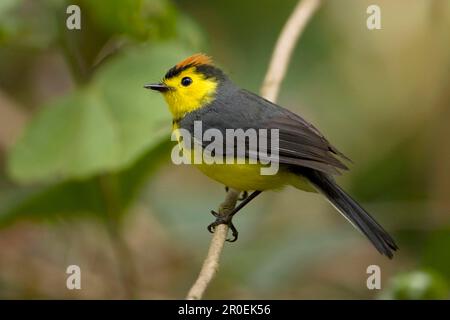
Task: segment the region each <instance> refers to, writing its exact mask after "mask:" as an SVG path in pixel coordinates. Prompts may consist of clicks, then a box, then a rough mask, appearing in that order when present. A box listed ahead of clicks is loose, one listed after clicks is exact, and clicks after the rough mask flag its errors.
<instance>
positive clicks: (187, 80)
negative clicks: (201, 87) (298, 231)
mask: <svg viewBox="0 0 450 320" xmlns="http://www.w3.org/2000/svg"><path fill="white" fill-rule="evenodd" d="M191 83H192V79H191V78H189V77H184V78H183V79H181V84H182V85H183V86H185V87H187V86H188V85H190V84H191Z"/></svg>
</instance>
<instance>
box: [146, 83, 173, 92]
mask: <svg viewBox="0 0 450 320" xmlns="http://www.w3.org/2000/svg"><path fill="white" fill-rule="evenodd" d="M144 88H145V89H152V90H156V91H159V92H166V91H168V90H169V89H170V87H168V86H166V85H165V84H164V83H151V84H146V85H145V86H144Z"/></svg>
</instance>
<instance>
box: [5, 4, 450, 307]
mask: <svg viewBox="0 0 450 320" xmlns="http://www.w3.org/2000/svg"><path fill="white" fill-rule="evenodd" d="M69 4H77V5H79V7H80V8H81V30H68V29H67V28H66V19H67V17H68V16H69V15H68V14H67V13H66V8H67V6H68V5H69ZM295 4H296V1H294V0H289V1H277V2H276V4H275V3H274V2H273V1H271V0H258V1H256V0H254V1H238V0H229V1H207V0H199V1H181V0H178V1H175V0H174V1H169V0H146V1H144V0H142V1H139V0H123V1H118V0H114V1H93V0H90V1H89V0H84V1H70V2H65V1H56V0H42V1H31V0H3V1H1V2H0V227H1V228H0V298H6V299H13V298H38V299H47V298H87V299H92V298H103V299H121V298H139V299H175V298H183V297H184V296H185V295H186V293H187V291H188V289H189V287H190V285H191V284H192V283H193V281H194V279H195V278H196V276H197V274H198V271H199V270H200V266H201V263H202V261H203V258H204V256H205V254H206V251H207V248H208V245H209V240H210V238H211V235H210V234H209V233H208V232H207V230H206V226H207V225H208V224H209V223H210V222H212V219H213V217H212V216H211V215H210V214H209V211H210V210H211V209H214V208H216V207H217V206H218V204H219V203H220V202H221V201H222V200H223V198H224V192H225V191H224V188H223V186H221V185H219V184H218V183H215V182H214V181H211V180H209V179H208V178H206V177H205V176H203V175H202V174H201V173H200V172H198V171H197V170H196V169H194V168H192V167H190V166H175V165H173V164H172V163H171V161H170V158H169V154H170V149H171V146H172V145H171V143H170V141H169V136H170V135H169V133H170V127H171V118H170V115H169V112H168V111H167V109H166V106H165V104H164V102H163V99H162V98H161V97H160V96H159V95H157V94H154V93H151V92H148V90H144V89H143V88H142V86H143V84H145V83H149V82H154V81H158V80H159V79H161V78H162V76H163V75H164V73H165V71H166V70H167V69H168V68H169V67H171V66H173V65H174V64H175V63H177V62H178V61H179V60H180V59H182V58H184V57H186V56H188V55H191V54H193V53H196V52H205V53H207V54H209V55H211V56H212V57H213V58H214V60H215V61H216V63H217V64H218V65H219V66H221V67H222V68H223V69H224V70H225V71H226V72H227V73H228V74H229V75H230V77H231V78H232V79H233V80H234V81H235V82H236V83H237V84H238V85H240V86H241V87H244V88H247V89H250V90H252V91H255V92H258V90H259V87H260V85H261V83H262V79H263V77H264V74H265V72H266V70H267V66H268V63H269V59H270V56H271V53H272V49H273V46H274V44H275V41H276V39H277V36H278V34H279V32H280V30H281V28H282V26H283V24H284V22H285V21H286V19H287V18H288V16H289V14H290V13H291V11H292V9H293V8H294V6H295ZM370 4H378V5H379V6H380V8H381V23H382V29H381V30H374V31H369V30H368V29H367V27H366V19H367V17H368V14H367V13H366V9H367V7H368V6H369V5H370ZM449 30H450V3H449V2H448V1H443V0H415V1H409V0H401V1H400V0H397V1H388V0H384V1H382V0H377V1H361V0H340V1H323V5H322V7H321V8H320V9H319V11H318V12H317V14H316V15H315V16H314V17H313V19H312V20H311V22H310V24H309V25H308V27H307V28H306V30H305V33H304V35H303V37H302V38H301V40H300V43H299V44H298V46H297V48H296V50H295V54H294V56H293V58H292V62H291V64H290V66H289V71H288V74H287V77H286V79H285V81H284V82H283V85H282V88H281V94H280V98H279V101H278V102H279V103H280V104H281V105H283V106H285V107H287V108H289V109H290V110H293V111H295V112H298V113H300V114H301V115H303V116H304V117H305V118H306V119H308V120H310V121H311V122H312V123H314V124H315V125H316V126H317V127H319V128H320V129H321V131H322V132H323V133H324V134H325V135H326V136H327V137H328V138H329V140H330V141H331V142H332V143H333V144H334V145H336V146H337V147H338V148H339V149H340V150H341V151H343V152H344V153H345V154H346V155H348V156H349V157H350V158H351V159H352V160H353V161H354V164H352V165H351V171H350V172H348V173H346V174H345V175H343V176H341V177H339V178H338V180H339V182H340V183H341V184H342V185H343V186H344V188H345V189H346V190H348V191H349V192H350V194H352V195H353V196H354V197H355V198H356V199H358V200H359V201H360V202H361V203H362V204H363V205H364V206H365V207H366V208H367V210H368V211H369V212H371V213H372V214H373V215H374V216H375V217H376V218H377V220H378V221H379V222H380V223H381V224H382V225H383V226H385V228H386V229H387V230H388V231H390V232H391V233H392V234H393V235H394V238H396V240H397V242H398V244H399V246H400V251H399V252H398V253H397V254H396V255H395V258H394V259H393V260H391V261H390V260H388V259H387V258H385V257H383V256H381V255H379V254H378V253H377V252H376V250H375V249H374V248H373V247H372V245H371V244H370V243H369V242H368V241H367V240H366V239H365V238H364V237H363V236H361V235H360V234H359V233H358V232H356V231H355V230H354V229H353V228H352V227H351V226H350V225H349V224H348V223H347V222H346V221H345V220H344V219H342V217H341V216H340V215H339V214H337V213H336V212H335V211H334V209H333V208H332V207H330V205H329V204H328V203H327V202H326V201H324V199H322V198H321V197H319V196H317V195H312V194H307V193H302V192H299V191H297V190H294V189H290V188H287V189H285V190H284V191H282V192H272V193H270V192H268V193H266V194H264V195H263V196H261V197H260V198H258V199H257V200H255V201H254V202H253V203H252V205H250V206H249V207H247V208H246V209H245V210H244V212H242V213H241V214H239V215H238V216H237V218H236V219H235V224H236V225H237V226H238V229H239V231H240V239H239V241H237V242H236V243H233V244H228V243H227V244H226V246H225V250H224V253H223V257H222V264H221V267H220V270H219V273H218V275H217V277H216V278H215V280H214V281H213V283H212V286H211V287H210V288H209V290H208V291H207V295H206V298H210V299H212V298H217V299H220V298H232V299H244V298H245V299H253V298H256V299H272V298H273V299H316V298H320V299H384V298H386V299H423V298H437V299H448V298H449V284H450V232H449V230H450V199H449V192H450V143H449V140H448V139H449V137H450V126H449V124H448V122H449V120H450V90H449V89H450V88H449V83H450V41H449V40H450V36H449ZM71 264H75V265H78V266H80V268H81V272H82V276H81V286H82V289H81V290H72V291H71V290H68V289H67V288H66V278H67V274H66V268H67V266H68V265H71ZM373 264H374V265H379V266H380V268H381V277H382V278H381V279H382V280H381V290H368V289H367V287H366V280H367V277H368V276H369V275H368V274H366V269H367V267H368V266H369V265H373Z"/></svg>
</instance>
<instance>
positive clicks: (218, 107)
mask: <svg viewBox="0 0 450 320" xmlns="http://www.w3.org/2000/svg"><path fill="white" fill-rule="evenodd" d="M234 88H235V87H231V88H230V87H229V86H228V87H227V89H226V90H221V93H220V94H219V95H218V96H217V97H216V100H214V102H212V103H211V104H210V105H208V106H207V107H205V108H202V109H199V110H197V111H194V112H191V113H189V114H187V115H186V116H185V117H184V118H183V119H182V120H181V121H180V122H179V125H180V126H181V127H182V128H185V129H188V130H190V131H191V132H193V131H192V130H193V124H194V121H198V120H201V121H202V126H203V130H207V129H210V128H215V129H218V130H220V131H221V132H222V133H223V134H225V130H226V129H243V130H247V129H250V128H253V129H256V130H258V129H267V130H270V129H278V130H279V148H278V150H277V151H278V154H279V161H280V164H286V165H292V166H301V167H307V168H311V169H316V170H319V171H322V172H325V173H330V174H339V169H343V170H346V169H347V167H346V166H345V165H344V164H343V163H342V162H341V161H340V160H339V159H338V158H337V157H336V156H340V157H343V158H345V159H348V158H346V157H345V156H344V155H343V154H342V153H341V152H339V151H338V150H337V149H336V148H335V147H333V146H332V145H331V144H330V143H329V142H328V141H327V139H325V137H324V136H323V135H322V134H321V133H320V132H319V130H317V129H316V128H315V127H314V126H313V125H312V124H310V123H308V122H307V121H306V120H304V119H303V118H302V117H300V116H298V115H296V114H295V113H292V112H290V111H289V110H287V109H284V108H282V107H280V106H278V105H276V104H273V103H271V102H270V101H268V100H266V99H263V98H262V97H260V96H258V95H256V94H254V93H251V92H249V91H246V90H239V89H234ZM208 144H209V142H205V143H204V146H206V145H208ZM268 147H269V148H268V149H269V152H274V150H271V149H270V143H269V146H268ZM228 151H230V150H228ZM232 151H233V152H234V150H232ZM252 152H253V153H254V154H255V153H257V152H258V151H257V150H250V153H252ZM225 153H226V152H225ZM247 156H248V154H247Z"/></svg>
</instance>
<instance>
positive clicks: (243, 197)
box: [238, 191, 248, 201]
mask: <svg viewBox="0 0 450 320" xmlns="http://www.w3.org/2000/svg"><path fill="white" fill-rule="evenodd" d="M247 197H248V192H247V191H244V192H242V194H241V196H240V197H239V199H238V200H239V201H244V200H245V199H247Z"/></svg>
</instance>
